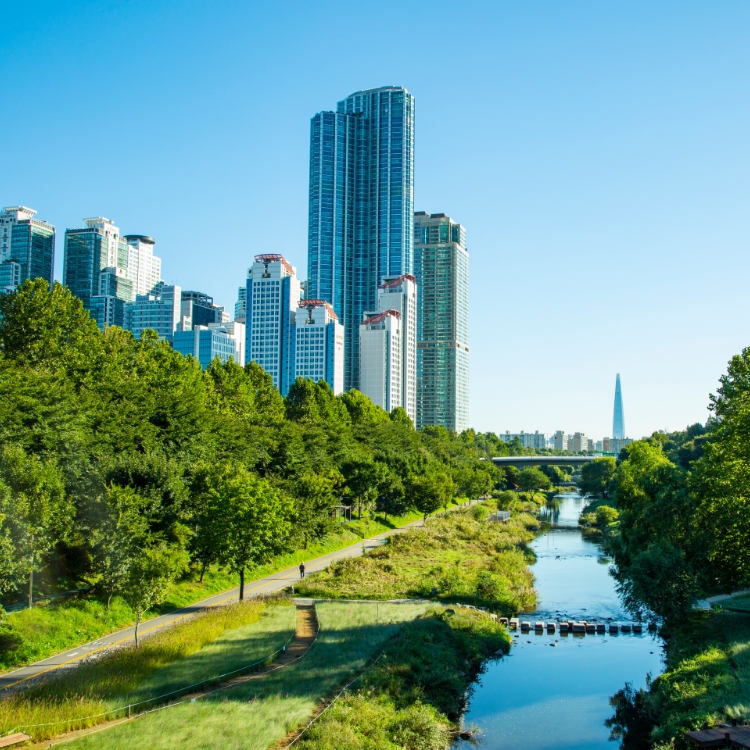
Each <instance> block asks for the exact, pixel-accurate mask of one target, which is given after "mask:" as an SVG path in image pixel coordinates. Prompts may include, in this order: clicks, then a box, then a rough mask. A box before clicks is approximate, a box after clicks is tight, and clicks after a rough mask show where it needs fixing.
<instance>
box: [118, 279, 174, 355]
mask: <svg viewBox="0 0 750 750" xmlns="http://www.w3.org/2000/svg"><path fill="white" fill-rule="evenodd" d="M181 293H182V290H181V289H180V287H178V286H173V285H170V284H164V283H163V282H160V283H159V284H157V285H156V287H155V288H154V289H153V290H152V291H151V293H150V294H138V295H136V298H135V300H133V302H127V303H125V309H124V312H123V327H124V328H125V330H127V331H130V332H131V333H132V334H133V336H135V338H136V339H140V338H141V336H142V335H143V332H144V331H145V330H148V329H151V330H153V331H156V333H157V334H158V335H159V338H161V339H164V340H165V341H169V343H170V344H172V343H174V334H175V331H179V330H180V328H181V326H180V320H181V318H180V301H181Z"/></svg>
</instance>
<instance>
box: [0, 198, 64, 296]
mask: <svg viewBox="0 0 750 750" xmlns="http://www.w3.org/2000/svg"><path fill="white" fill-rule="evenodd" d="M35 214H36V211H34V210H33V209H31V208H26V206H9V207H7V208H4V209H3V210H2V211H0V263H2V264H15V265H16V266H17V268H8V269H4V275H5V276H6V277H7V278H9V279H11V283H12V282H13V281H15V280H16V278H17V279H18V282H17V283H18V284H23V283H24V281H26V280H27V279H37V278H39V279H46V280H47V282H48V283H49V285H50V286H52V282H53V281H54V272H55V228H54V227H53V226H52V224H48V223H47V222H46V221H40V220H39V219H35V218H34V215H35Z"/></svg>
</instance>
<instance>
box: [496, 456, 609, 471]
mask: <svg viewBox="0 0 750 750" xmlns="http://www.w3.org/2000/svg"><path fill="white" fill-rule="evenodd" d="M603 457H604V454H600V455H598V456H495V458H493V459H492V463H493V464H495V466H517V467H519V468H521V467H524V466H582V465H583V464H587V463H590V462H591V461H595V460H596V459H597V458H603Z"/></svg>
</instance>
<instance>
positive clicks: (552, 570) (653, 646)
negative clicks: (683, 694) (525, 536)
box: [456, 494, 663, 750]
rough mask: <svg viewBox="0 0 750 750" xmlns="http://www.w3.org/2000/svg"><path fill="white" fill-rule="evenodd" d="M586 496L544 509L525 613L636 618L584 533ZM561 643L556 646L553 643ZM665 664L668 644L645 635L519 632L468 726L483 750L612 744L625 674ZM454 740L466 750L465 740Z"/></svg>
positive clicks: (481, 683)
mask: <svg viewBox="0 0 750 750" xmlns="http://www.w3.org/2000/svg"><path fill="white" fill-rule="evenodd" d="M584 504H585V501H584V500H583V499H582V498H581V497H580V496H579V495H573V494H570V495H560V496H559V497H557V498H555V499H554V500H553V501H551V502H550V503H549V504H548V505H547V507H544V508H542V514H541V515H542V519H543V520H545V521H547V522H549V524H550V525H549V527H548V528H547V529H546V530H545V531H543V532H542V534H540V535H539V536H538V537H537V538H536V540H535V541H534V542H533V544H532V547H533V548H534V551H535V552H536V555H537V561H536V563H535V564H534V565H533V566H532V570H533V571H534V576H535V578H536V581H535V587H536V589H537V591H538V592H539V598H538V604H537V606H538V608H537V609H536V610H534V611H533V612H530V613H528V616H527V617H525V618H522V619H528V620H531V621H532V622H533V621H535V620H545V621H550V620H554V621H556V622H559V621H560V620H561V619H566V620H567V619H572V620H591V621H602V620H608V619H610V618H611V620H613V621H615V622H631V620H630V619H629V618H628V616H627V614H626V613H625V611H624V610H623V607H622V604H621V602H620V600H619V598H618V595H617V592H616V590H615V586H614V579H613V578H612V577H611V576H610V575H609V573H608V570H609V560H608V559H607V558H606V557H604V555H603V552H602V549H601V547H600V546H599V545H598V544H596V543H595V542H593V541H590V540H588V539H586V538H585V537H584V535H583V534H582V533H581V532H580V530H579V528H578V517H579V515H580V513H581V510H582V508H583V506H584ZM553 644H554V645H553ZM662 669H663V663H662V644H661V641H660V640H659V639H658V638H657V637H656V636H653V635H651V634H648V633H644V634H643V635H634V634H627V635H626V634H619V635H609V634H607V635H586V636H578V635H576V636H573V635H567V636H565V635H561V634H560V633H559V631H558V632H557V633H556V634H555V635H547V634H544V635H534V633H533V631H532V633H531V634H526V633H524V634H521V633H519V634H516V635H515V637H514V638H513V647H512V648H511V651H510V654H509V655H508V656H505V657H503V658H502V659H498V660H496V661H493V662H491V663H490V664H489V665H488V666H487V669H486V671H485V672H484V673H483V674H482V675H481V676H480V678H479V680H478V682H477V684H476V685H475V687H474V690H473V692H472V695H471V697H470V701H469V708H468V711H467V713H466V716H465V718H464V725H465V726H467V727H468V726H471V725H474V726H478V727H480V729H481V738H482V741H481V745H480V747H481V748H482V750H500V748H502V750H522V749H523V750H560V748H576V750H600V749H604V748H607V750H614V749H615V748H617V747H618V742H617V741H613V740H610V739H609V736H610V730H609V729H608V728H607V727H606V726H605V725H604V721H605V720H606V719H607V718H609V717H610V716H611V715H612V713H613V709H612V707H611V706H610V705H609V698H610V696H612V695H614V694H615V693H616V692H617V691H618V690H620V689H621V688H622V687H623V686H624V685H625V683H626V682H630V683H632V685H633V686H634V687H635V688H636V689H638V688H641V687H645V685H646V675H647V674H649V673H651V674H652V675H653V676H654V677H655V676H656V675H657V674H659V673H660V672H661V671H662ZM456 747H458V748H465V750H468V748H469V747H470V744H469V743H468V742H459V743H458V744H457V745H456Z"/></svg>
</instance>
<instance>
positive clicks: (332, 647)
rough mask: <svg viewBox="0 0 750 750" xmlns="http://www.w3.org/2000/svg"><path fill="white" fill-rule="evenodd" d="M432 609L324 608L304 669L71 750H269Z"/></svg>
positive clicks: (422, 606)
mask: <svg viewBox="0 0 750 750" xmlns="http://www.w3.org/2000/svg"><path fill="white" fill-rule="evenodd" d="M426 609H427V605H425V604H420V603H406V604H393V603H387V602H382V603H380V604H377V605H376V604H375V603H370V602H323V603H319V604H318V605H317V612H318V619H319V621H320V625H321V631H320V634H319V637H318V640H317V642H316V643H315V645H313V647H312V648H311V649H310V651H309V652H308V653H307V655H306V656H305V657H304V658H303V659H301V660H300V661H299V662H297V663H295V664H293V665H291V666H289V667H287V668H285V669H281V670H278V671H276V672H271V673H270V674H267V675H265V676H264V677H262V678H261V679H259V680H253V681H250V682H247V683H243V684H241V685H238V686H237V687H233V688H231V689H229V690H226V691H222V692H219V693H216V694H215V695H209V696H207V697H206V698H202V699H199V700H197V701H196V702H195V703H185V704H182V705H178V706H174V707H172V708H167V709H165V710H163V711H158V712H155V713H153V714H149V715H147V716H144V717H142V718H140V719H138V720H137V721H134V722H129V723H126V724H122V725H119V726H116V727H113V728H112V729H109V730H107V731H105V732H100V733H98V734H95V735H91V736H85V737H81V738H80V739H78V740H76V741H75V742H72V743H71V744H70V746H71V747H73V748H97V749H101V750H132V748H133V747H148V748H151V749H153V750H171V749H172V748H175V747H190V748H191V750H200V749H201V748H206V749H208V748H211V750H214V749H215V748H217V747H221V748H222V749H224V748H229V749H232V750H233V749H234V748H242V750H267V748H268V747H270V746H272V745H273V744H274V743H276V742H278V741H279V740H280V739H281V738H283V737H284V736H286V735H287V733H288V732H289V731H291V730H292V729H294V728H295V727H297V726H299V725H300V724H302V723H305V722H307V721H309V718H310V716H311V714H312V713H313V712H314V710H315V709H316V707H318V706H319V705H320V703H321V701H322V700H323V699H324V698H326V697H330V696H331V695H332V694H333V692H334V691H335V689H336V688H337V687H338V686H340V685H343V684H345V683H346V682H347V681H349V680H351V679H352V678H353V677H354V676H356V675H357V674H358V673H360V672H361V671H362V670H363V669H364V668H365V667H366V665H367V664H368V662H369V661H370V660H372V659H373V658H374V656H375V655H376V654H377V653H378V652H379V651H381V650H382V648H383V646H384V645H385V644H386V643H387V642H388V641H389V640H390V639H391V638H392V637H393V636H394V635H396V633H397V632H398V631H399V630H400V628H401V626H402V623H404V622H406V621H410V620H413V619H414V618H415V617H417V616H419V615H421V614H422V613H424V612H425V611H426Z"/></svg>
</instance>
